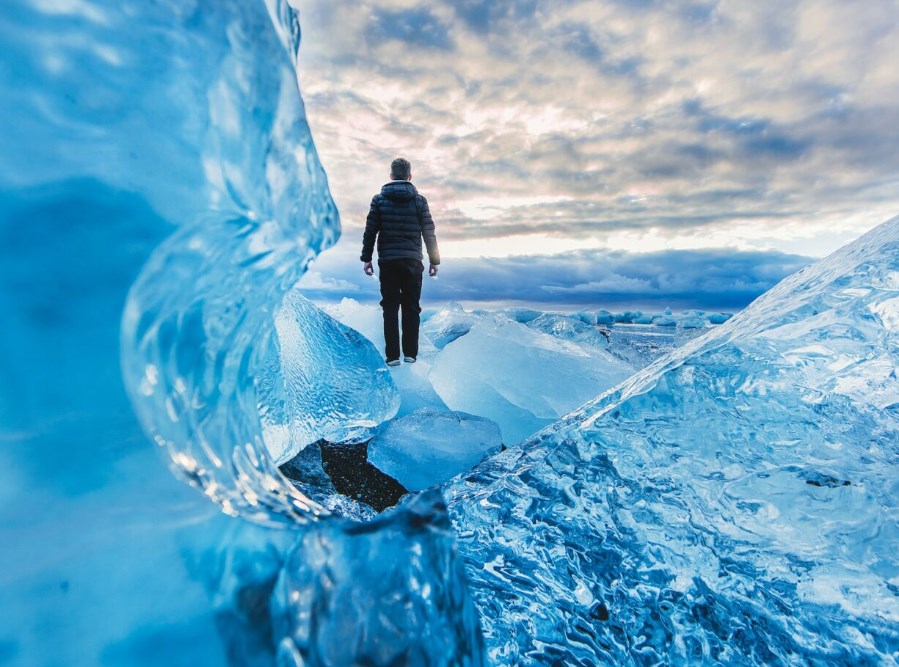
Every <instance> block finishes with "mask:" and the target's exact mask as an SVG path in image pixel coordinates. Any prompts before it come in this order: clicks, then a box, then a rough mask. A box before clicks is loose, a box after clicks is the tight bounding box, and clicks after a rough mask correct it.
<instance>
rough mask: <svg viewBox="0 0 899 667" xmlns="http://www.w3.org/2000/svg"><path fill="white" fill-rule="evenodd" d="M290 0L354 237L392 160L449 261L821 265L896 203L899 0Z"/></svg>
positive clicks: (314, 112)
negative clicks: (604, 254) (700, 259)
mask: <svg viewBox="0 0 899 667" xmlns="http://www.w3.org/2000/svg"><path fill="white" fill-rule="evenodd" d="M294 1H295V2H296V3H297V4H298V5H299V7H300V10H301V20H302V22H303V29H304V33H303V46H302V48H301V59H300V82H301V87H302V90H303V94H304V99H305V100H306V104H307V111H308V115H309V120H310V124H311V127H312V130H313V135H314V137H315V140H316V146H317V148H318V151H319V153H320V155H321V157H322V161H323V163H324V165H325V168H326V169H327V171H328V174H329V181H330V186H331V189H332V192H333V194H334V197H335V200H336V202H337V204H338V207H339V209H340V212H341V219H342V224H343V229H344V238H343V240H342V241H341V245H343V244H349V245H350V246H352V247H353V248H355V246H357V245H358V243H359V237H360V235H361V228H362V225H363V224H364V219H365V214H366V213H367V208H368V202H369V200H370V198H371V195H372V194H374V193H375V192H376V191H377V190H378V189H379V188H380V186H381V185H382V184H383V182H384V181H385V180H386V178H387V173H386V172H387V170H388V165H389V162H390V160H391V159H392V158H393V157H395V156H397V155H403V156H405V157H407V158H409V159H410V160H411V161H412V163H413V179H414V182H415V183H416V184H417V185H418V186H419V188H420V189H421V191H422V192H423V193H424V194H425V195H427V196H428V199H429V202H430V205H431V211H432V213H433V215H434V219H435V221H436V223H437V228H438V235H439V238H440V240H441V242H442V244H443V247H444V257H445V258H446V259H447V260H455V259H460V258H463V257H512V256H518V255H533V254H543V255H546V254H553V253H564V252H568V251H571V250H576V249H605V250H607V251H621V252H650V251H651V252H663V251H665V250H671V249H677V250H683V251H688V250H702V251H706V250H709V249H713V248H720V249H728V250H730V251H747V252H748V251H758V252H761V253H769V252H782V253H787V254H789V253H794V254H801V255H803V256H807V255H812V256H821V255H824V254H826V253H828V252H830V251H832V250H834V249H835V248H836V247H838V246H840V245H842V244H843V243H845V242H846V241H848V240H850V239H852V238H853V237H855V236H858V235H859V234H860V233H862V232H864V231H865V230H867V229H869V228H870V227H872V226H874V225H875V224H877V223H879V222H881V221H883V220H885V219H887V218H889V217H892V215H895V213H897V212H899V124H896V123H895V118H897V117H899V68H897V67H895V65H894V62H895V58H894V55H893V51H894V48H895V44H896V43H899V5H896V4H895V3H862V4H858V3H845V2H840V1H837V0H786V1H785V2H781V3H768V4H765V3H750V2H744V3H730V2H723V1H716V0H707V1H695V0H683V1H679V2H677V1H676V2H656V1H654V0H640V1H627V0H607V1H596V0H590V1H578V0H559V1H558V2H544V1H539V0H529V1H522V0H517V1H511V0H492V1H487V0H456V1H452V2H450V1H448V0H447V1H440V0H436V1H434V2H424V1H423V0H403V1H401V2H396V1H393V0H390V1H388V0H361V1H360V2H353V3H348V2H336V1H334V0H294ZM346 254H347V256H349V254H350V253H346ZM589 283H590V281H589V280H587V281H585V282H584V283H583V284H589Z"/></svg>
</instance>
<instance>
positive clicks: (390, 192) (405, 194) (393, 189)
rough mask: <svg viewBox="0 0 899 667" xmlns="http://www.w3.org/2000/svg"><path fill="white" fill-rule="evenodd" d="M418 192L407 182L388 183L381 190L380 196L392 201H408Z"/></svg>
mask: <svg viewBox="0 0 899 667" xmlns="http://www.w3.org/2000/svg"><path fill="white" fill-rule="evenodd" d="M417 194H418V190H416V189H415V186H414V185H412V183H410V182H409V181H390V183H387V184H386V185H384V187H382V188H381V195H382V196H384V197H386V198H387V199H392V200H394V201H409V200H410V199H412V198H413V197H415V195H417Z"/></svg>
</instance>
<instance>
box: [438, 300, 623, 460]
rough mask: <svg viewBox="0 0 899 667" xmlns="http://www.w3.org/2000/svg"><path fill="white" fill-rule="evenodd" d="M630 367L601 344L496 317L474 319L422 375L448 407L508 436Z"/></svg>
mask: <svg viewBox="0 0 899 667" xmlns="http://www.w3.org/2000/svg"><path fill="white" fill-rule="evenodd" d="M632 371H633V369H632V368H631V367H630V366H628V365H627V364H625V363H624V362H622V361H620V360H618V359H616V358H614V357H612V356H611V355H609V354H608V353H606V352H604V351H603V350H594V349H590V348H587V347H584V346H581V345H577V344H576V343H573V342H571V341H566V340H560V339H557V338H553V337H552V336H549V335H547V334H543V333H540V332H537V331H534V330H532V329H529V328H528V327H526V326H524V325H522V324H519V323H518V322H514V321H512V320H510V319H507V318H505V317H501V316H495V317H490V318H481V319H480V320H479V321H477V322H476V323H475V324H474V325H473V326H472V328H471V330H470V331H469V332H468V333H466V334H465V335H464V336H462V337H460V338H458V339H457V340H454V341H453V342H452V343H449V344H448V345H447V346H446V347H445V348H444V349H443V351H442V352H441V353H440V355H439V356H438V357H437V358H436V359H435V361H434V366H433V368H432V369H431V374H430V380H431V384H432V385H433V386H434V389H435V391H436V392H437V394H438V395H439V396H440V398H442V399H443V401H444V402H445V403H446V404H447V405H448V406H449V407H450V408H451V409H453V410H458V411H461V412H468V413H471V414H476V415H480V416H482V417H487V418H488V419H492V420H493V421H495V422H497V423H498V424H499V425H500V428H501V429H502V432H503V441H504V442H505V443H507V444H512V443H516V442H518V441H519V440H521V439H522V438H524V437H525V436H528V435H530V434H531V433H533V432H534V431H536V430H537V429H539V428H541V427H542V426H546V425H547V424H549V423H550V422H552V421H554V420H556V419H558V418H559V417H561V416H562V415H564V414H565V413H566V412H568V411H570V410H573V409H574V408H576V407H578V406H579V405H581V404H582V403H585V402H586V401H589V400H590V399H592V398H595V397H596V396H597V395H598V394H599V393H601V392H602V391H603V390H605V389H608V388H609V387H611V386H613V385H615V384H617V383H618V382H620V381H621V380H623V379H624V378H626V377H627V376H628V375H630V374H631V372H632Z"/></svg>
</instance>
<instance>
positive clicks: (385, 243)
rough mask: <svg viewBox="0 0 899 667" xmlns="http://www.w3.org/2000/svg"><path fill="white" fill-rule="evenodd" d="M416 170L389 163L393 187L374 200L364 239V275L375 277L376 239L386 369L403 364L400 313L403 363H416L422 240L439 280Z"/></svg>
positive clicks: (433, 241) (402, 162) (431, 223)
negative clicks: (414, 176)
mask: <svg viewBox="0 0 899 667" xmlns="http://www.w3.org/2000/svg"><path fill="white" fill-rule="evenodd" d="M411 180H412V165H411V164H410V163H409V161H408V160H404V159H403V158H397V159H396V160H394V161H393V162H392V163H391V164H390V182H389V183H387V184H386V185H385V186H384V187H382V188H381V192H380V194H377V195H375V196H374V197H373V198H372V200H371V208H370V209H369V211H368V219H367V220H366V221H365V233H364V234H363V235H362V256H361V257H360V258H359V259H361V260H362V261H363V262H364V264H363V266H362V269H363V271H365V273H366V274H367V275H369V276H371V275H373V274H374V269H373V268H372V265H371V257H372V252H373V250H374V246H375V238H376V237H377V239H378V269H379V273H380V276H379V277H380V279H381V308H383V309H384V342H385V343H386V350H385V356H386V361H387V365H388V366H399V365H400V331H399V323H398V321H397V313H398V311H399V310H400V309H402V313H403V338H402V352H403V361H405V362H406V363H407V364H414V363H415V359H416V358H417V357H418V325H419V314H420V313H421V307H420V306H419V305H418V301H419V299H421V279H422V274H423V273H424V264H422V259H423V256H422V251H421V240H422V239H424V241H425V246H426V247H427V250H428V260H429V263H430V266H429V267H428V275H429V276H436V275H437V265H438V264H440V252H439V251H438V250H437V235H436V233H435V231H434V221H433V220H431V211H430V210H429V209H428V200H427V199H425V198H424V197H423V196H422V195H420V194H418V190H416V189H415V186H414V185H412V183H410V181H411Z"/></svg>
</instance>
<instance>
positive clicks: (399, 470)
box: [368, 408, 502, 491]
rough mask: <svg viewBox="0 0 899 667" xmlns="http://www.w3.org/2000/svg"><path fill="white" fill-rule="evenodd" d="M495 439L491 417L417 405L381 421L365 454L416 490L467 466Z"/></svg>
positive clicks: (494, 447) (498, 441) (497, 442)
mask: <svg viewBox="0 0 899 667" xmlns="http://www.w3.org/2000/svg"><path fill="white" fill-rule="evenodd" d="M501 445H502V435H501V434H500V430H499V425H498V424H497V423H496V422H492V421H490V420H489V419H485V418H483V417H476V416H474V415H469V414H465V413H464V412H447V411H440V410H434V409H430V408H422V409H419V410H416V411H415V412H413V413H412V414H410V415H407V416H405V417H402V418H400V419H397V420H395V421H392V422H390V423H389V424H387V425H386V426H385V427H384V428H383V430H381V431H380V432H379V433H378V434H377V435H376V436H375V438H374V439H373V440H372V441H371V442H370V443H369V445H368V460H369V461H370V462H371V463H372V465H374V466H376V467H377V468H379V469H380V470H381V471H383V472H385V473H386V474H388V475H390V476H391V477H393V478H394V479H395V480H397V481H398V482H399V483H400V484H402V485H403V486H405V487H406V488H407V489H409V490H410V491H421V490H422V489H426V488H428V487H429V486H434V485H435V484H440V483H442V482H446V481H448V480H450V479H452V478H453V477H455V476H456V475H458V474H460V473H463V472H466V471H467V470H471V469H472V468H473V467H474V466H475V464H477V463H480V461H481V460H482V459H484V458H485V457H486V456H488V455H490V454H497V453H499V450H500V446H501Z"/></svg>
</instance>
